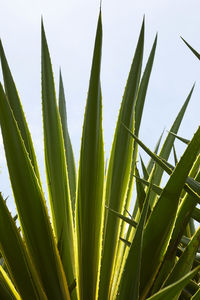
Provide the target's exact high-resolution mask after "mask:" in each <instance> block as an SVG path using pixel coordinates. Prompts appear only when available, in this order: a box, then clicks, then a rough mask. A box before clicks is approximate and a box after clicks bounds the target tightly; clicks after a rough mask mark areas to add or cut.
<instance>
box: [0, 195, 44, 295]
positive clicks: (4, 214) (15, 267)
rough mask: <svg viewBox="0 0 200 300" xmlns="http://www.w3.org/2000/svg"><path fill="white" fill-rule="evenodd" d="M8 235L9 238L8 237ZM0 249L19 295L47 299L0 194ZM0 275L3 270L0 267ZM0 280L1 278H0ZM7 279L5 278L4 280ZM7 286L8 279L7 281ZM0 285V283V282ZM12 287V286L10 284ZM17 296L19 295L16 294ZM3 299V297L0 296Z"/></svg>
mask: <svg viewBox="0 0 200 300" xmlns="http://www.w3.org/2000/svg"><path fill="white" fill-rule="evenodd" d="M8 237H9V238H8ZM0 251H1V253H2V255H3V258H4V260H5V262H6V267H7V269H8V271H9V274H10V276H11V278H12V282H13V283H14V285H15V286H16V288H17V290H18V292H19V293H20V296H21V297H22V298H23V299H35V300H36V299H38V296H39V297H40V299H47V297H46V295H45V293H44V291H43V289H42V286H41V282H40V280H39V277H38V275H37V273H36V270H35V268H34V266H33V265H32V263H31V261H30V257H29V255H28V253H27V251H26V248H25V244H24V243H23V241H22V238H21V236H20V233H19V231H18V229H17V226H16V224H15V222H14V220H13V218H12V216H11V214H10V212H9V211H8V208H7V206H6V203H5V201H4V199H3V198H2V195H1V194H0ZM0 271H1V272H0V277H2V276H3V278H5V280H6V278H7V277H6V276H4V275H5V274H4V272H3V271H2V270H1V268H0ZM0 281H1V280H0ZM6 281H7V280H6ZM7 284H8V286H9V285H10V281H9V280H8V281H7ZM0 285H1V284H0ZM11 287H12V286H11ZM12 291H13V293H14V294H17V292H16V291H15V288H12ZM18 298H19V296H18ZM1 299H4V298H1Z"/></svg>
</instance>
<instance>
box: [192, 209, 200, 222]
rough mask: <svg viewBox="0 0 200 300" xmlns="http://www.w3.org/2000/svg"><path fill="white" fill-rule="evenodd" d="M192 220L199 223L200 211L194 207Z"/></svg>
mask: <svg viewBox="0 0 200 300" xmlns="http://www.w3.org/2000/svg"><path fill="white" fill-rule="evenodd" d="M192 218H193V219H195V220H196V221H197V222H199V223H200V209H199V208H197V207H195V208H194V210H193V212H192Z"/></svg>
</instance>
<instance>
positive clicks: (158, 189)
mask: <svg viewBox="0 0 200 300" xmlns="http://www.w3.org/2000/svg"><path fill="white" fill-rule="evenodd" d="M135 178H136V179H137V181H139V182H141V183H143V184H145V185H146V186H149V182H148V181H146V180H144V179H142V178H140V177H138V176H136V175H135ZM151 188H152V190H153V191H154V192H155V193H156V194H157V195H160V194H161V193H162V190H163V189H162V188H160V187H159V186H157V185H155V184H152V185H151Z"/></svg>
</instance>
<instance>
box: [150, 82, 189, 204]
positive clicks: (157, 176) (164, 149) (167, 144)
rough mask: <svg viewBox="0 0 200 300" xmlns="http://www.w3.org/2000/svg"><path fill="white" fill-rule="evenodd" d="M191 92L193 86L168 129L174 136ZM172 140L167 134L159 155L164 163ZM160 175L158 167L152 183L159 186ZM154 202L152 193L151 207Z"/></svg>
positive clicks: (172, 137)
mask: <svg viewBox="0 0 200 300" xmlns="http://www.w3.org/2000/svg"><path fill="white" fill-rule="evenodd" d="M193 90H194V85H193V87H192V89H191V91H190V93H189V95H188V97H187V99H186V100H185V103H184V104H183V106H182V108H181V110H180V112H179V113H178V115H177V117H176V120H175V121H174V123H173V125H172V127H171V129H170V132H173V133H175V134H176V133H177V132H178V129H179V127H180V125H181V122H182V119H183V117H184V114H185V111H186V108H187V106H188V103H189V101H190V98H191V96H192V93H193ZM174 140H175V137H174V136H173V135H172V134H170V133H168V135H167V137H166V139H165V142H164V144H163V146H162V148H161V151H160V153H159V157H161V158H163V159H165V160H166V161H167V160H168V158H169V155H170V152H171V149H172V146H173V144H174ZM162 175H163V169H162V168H160V167H158V168H157V169H156V171H155V177H154V182H153V183H154V184H156V185H158V186H159V185H160V182H161V179H162ZM155 200H156V197H155V194H154V193H152V194H151V198H150V204H151V207H152V206H153V205H154V202H155Z"/></svg>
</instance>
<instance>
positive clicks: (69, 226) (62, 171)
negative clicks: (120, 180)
mask: <svg viewBox="0 0 200 300" xmlns="http://www.w3.org/2000/svg"><path fill="white" fill-rule="evenodd" d="M42 110H43V127H44V152H45V166H46V176H47V184H48V194H49V201H50V209H51V216H52V223H53V229H54V232H55V235H56V240H57V243H58V244H59V245H62V248H60V249H59V252H60V256H61V260H62V263H63V266H64V271H65V274H66V277H67V282H68V284H69V285H70V284H72V282H73V281H74V279H75V276H76V275H75V258H74V255H75V250H74V226H73V219H72V208H71V199H70V191H69V182H68V174H67V165H66V157H65V148H64V139H63V131H62V124H61V118H60V115H59V111H58V107H57V100H56V94H55V87H54V79H53V71H52V66H51V59H50V54H49V50H48V45H47V40H46V36H45V32H44V27H43V24H42Z"/></svg>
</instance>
